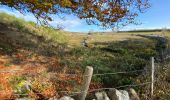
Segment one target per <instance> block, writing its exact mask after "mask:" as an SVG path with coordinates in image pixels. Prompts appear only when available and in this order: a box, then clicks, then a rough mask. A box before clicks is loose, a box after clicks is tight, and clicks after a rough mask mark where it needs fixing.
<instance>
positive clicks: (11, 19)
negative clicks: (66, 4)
mask: <svg viewBox="0 0 170 100" xmlns="http://www.w3.org/2000/svg"><path fill="white" fill-rule="evenodd" d="M0 22H2V23H5V24H8V25H11V26H12V27H15V28H16V29H18V30H19V31H21V32H25V33H31V34H34V35H37V36H43V37H44V38H45V39H46V40H52V41H55V42H58V43H66V42H67V41H68V40H67V37H66V32H64V31H59V30H55V29H53V28H50V27H45V26H42V25H36V23H34V22H31V21H25V20H24V19H22V18H16V17H15V16H12V15H8V14H6V13H2V12H1V13H0Z"/></svg>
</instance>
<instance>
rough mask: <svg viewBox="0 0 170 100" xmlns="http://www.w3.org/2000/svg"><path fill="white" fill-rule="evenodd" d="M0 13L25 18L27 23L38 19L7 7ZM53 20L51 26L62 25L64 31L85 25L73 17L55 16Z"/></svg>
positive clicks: (1, 9) (2, 8)
mask: <svg viewBox="0 0 170 100" xmlns="http://www.w3.org/2000/svg"><path fill="white" fill-rule="evenodd" d="M0 12H5V13H7V14H10V15H14V16H16V17H18V18H23V19H25V20H26V21H34V22H36V18H35V17H34V16H33V14H31V13H26V14H22V13H20V12H19V11H18V10H15V9H11V8H9V7H5V6H0ZM52 18H53V19H54V21H52V22H49V24H50V25H52V26H54V27H56V26H57V25H58V24H60V25H62V26H64V30H66V31H70V30H73V29H76V28H77V27H79V26H81V25H83V23H84V21H82V20H80V19H79V18H77V17H75V16H72V15H69V16H65V18H64V19H62V18H59V17H57V16H55V15H54V16H53V17H52Z"/></svg>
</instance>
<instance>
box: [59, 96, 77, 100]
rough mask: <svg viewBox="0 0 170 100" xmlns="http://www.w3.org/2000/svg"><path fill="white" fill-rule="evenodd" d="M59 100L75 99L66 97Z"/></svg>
mask: <svg viewBox="0 0 170 100" xmlns="http://www.w3.org/2000/svg"><path fill="white" fill-rule="evenodd" d="M59 100H74V99H73V98H71V97H69V96H64V97H62V98H60V99H59Z"/></svg>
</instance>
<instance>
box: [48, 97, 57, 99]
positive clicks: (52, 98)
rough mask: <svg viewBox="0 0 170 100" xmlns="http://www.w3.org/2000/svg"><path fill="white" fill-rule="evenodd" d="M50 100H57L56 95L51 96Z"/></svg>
mask: <svg viewBox="0 0 170 100" xmlns="http://www.w3.org/2000/svg"><path fill="white" fill-rule="evenodd" d="M48 100H57V98H56V97H52V98H49V99H48Z"/></svg>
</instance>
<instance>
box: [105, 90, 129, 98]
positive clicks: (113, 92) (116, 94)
mask: <svg viewBox="0 0 170 100" xmlns="http://www.w3.org/2000/svg"><path fill="white" fill-rule="evenodd" d="M108 96H109V97H110V100H130V99H129V94H128V92H127V91H124V90H120V91H118V90H116V89H110V90H109V92H108Z"/></svg>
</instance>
